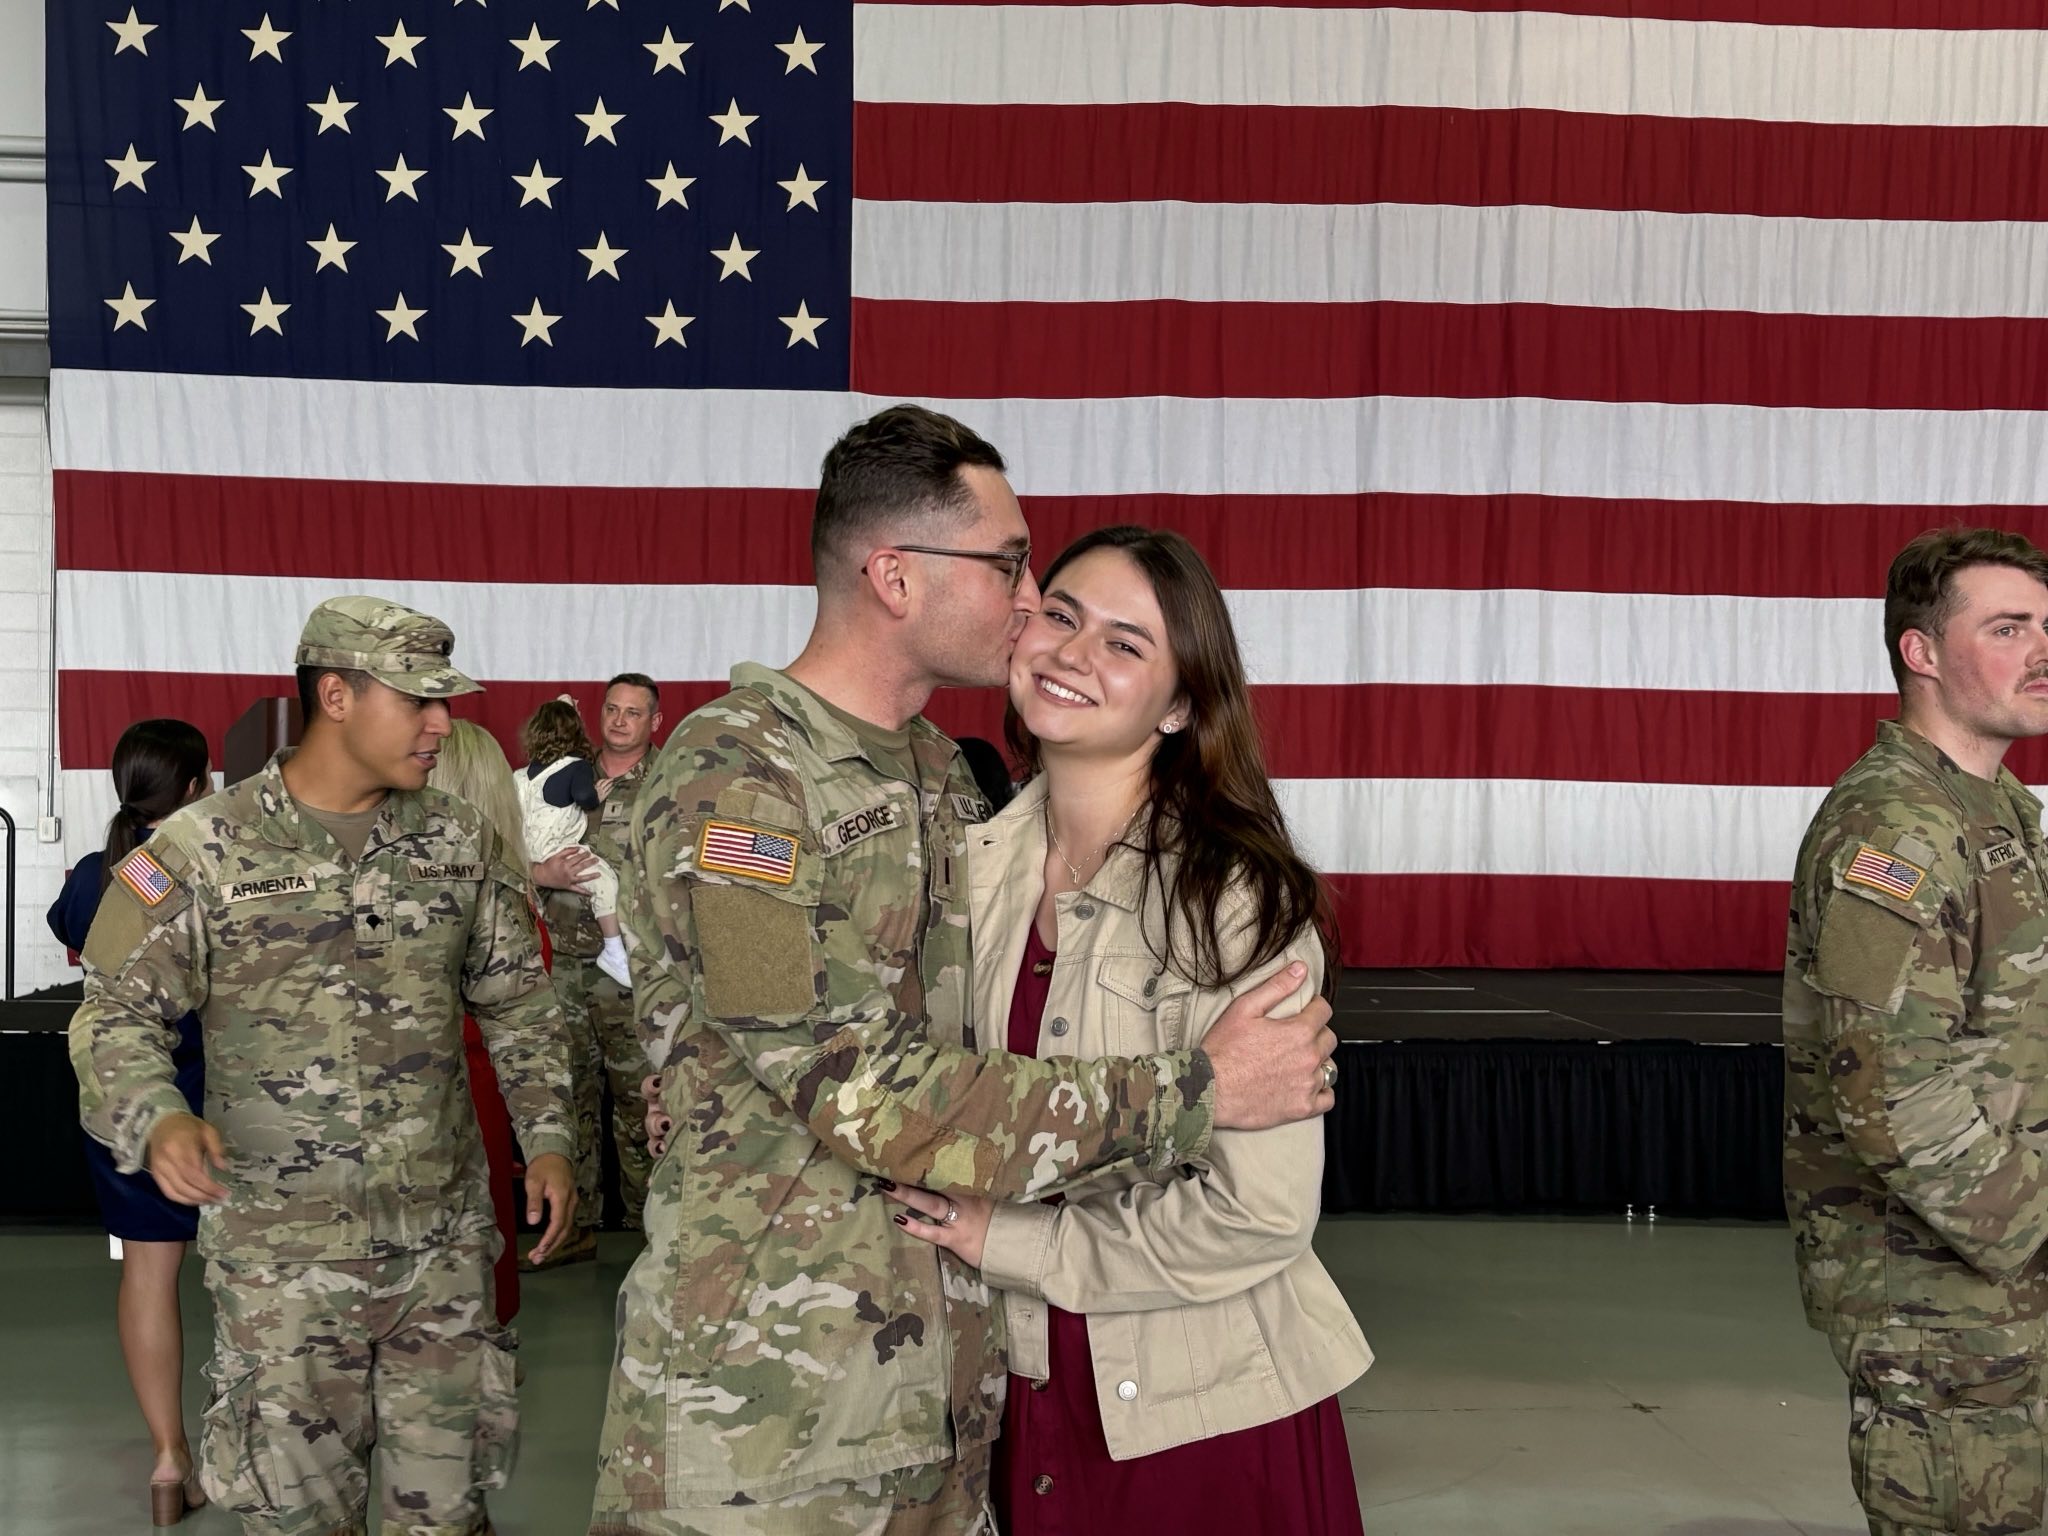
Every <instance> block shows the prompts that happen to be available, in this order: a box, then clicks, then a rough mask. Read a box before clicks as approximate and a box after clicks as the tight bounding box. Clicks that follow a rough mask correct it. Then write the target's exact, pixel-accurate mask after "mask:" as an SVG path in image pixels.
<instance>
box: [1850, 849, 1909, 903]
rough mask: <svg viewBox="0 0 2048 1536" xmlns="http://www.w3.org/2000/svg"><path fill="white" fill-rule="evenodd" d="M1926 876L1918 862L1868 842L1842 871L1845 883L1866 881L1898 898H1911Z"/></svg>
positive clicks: (1861, 883) (1865, 882) (1877, 889)
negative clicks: (1910, 860)
mask: <svg viewBox="0 0 2048 1536" xmlns="http://www.w3.org/2000/svg"><path fill="white" fill-rule="evenodd" d="M1926 878H1927V871H1926V870H1924V869H1922V868H1921V867H1920V866H1919V865H1918V864H1909V863H1907V862H1906V860H1904V859H1902V858H1900V857H1899V856H1898V855H1897V854H1895V853H1887V852H1885V851H1884V850H1883V849H1882V848H1878V847H1876V846H1874V845H1872V844H1870V843H1864V844H1862V845H1860V846H1859V847H1858V848H1857V850H1856V856H1855V857H1854V858H1852V859H1850V861H1849V865H1848V867H1847V868H1846V869H1844V870H1843V871H1842V881H1843V883H1844V884H1846V885H1865V886H1868V887H1870V889H1872V890H1873V891H1881V892H1883V893H1884V894H1885V895H1887V896H1890V897H1893V898H1894V899H1896V900H1899V901H1911V900H1912V899H1913V895H1914V893H1915V892H1916V891H1918V890H1919V889H1920V886H1921V882H1923V881H1924V880H1926Z"/></svg>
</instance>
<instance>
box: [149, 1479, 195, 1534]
mask: <svg viewBox="0 0 2048 1536" xmlns="http://www.w3.org/2000/svg"><path fill="white" fill-rule="evenodd" d="M205 1503H206V1490H205V1489H204V1488H202V1487H200V1486H199V1474H198V1472H197V1471H191V1472H187V1473H186V1474H185V1475H184V1476H183V1477H181V1478H179V1479H178V1480H177V1481H176V1482H171V1481H170V1480H168V1479H166V1480H165V1481H163V1482H158V1481H156V1479H154V1478H151V1479H150V1484H149V1523H150V1524H151V1525H159V1526H161V1525H176V1524H177V1523H178V1522H179V1521H180V1520H183V1519H184V1518H185V1517H186V1516H187V1515H189V1514H191V1513H192V1511H193V1510H195V1509H198V1508H200V1507H201V1506H203V1505H204V1504H205Z"/></svg>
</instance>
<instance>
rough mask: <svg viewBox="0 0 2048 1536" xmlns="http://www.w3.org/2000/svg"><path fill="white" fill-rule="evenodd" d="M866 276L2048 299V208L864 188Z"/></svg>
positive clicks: (1663, 299) (1805, 297)
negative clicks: (974, 197)
mask: <svg viewBox="0 0 2048 1536" xmlns="http://www.w3.org/2000/svg"><path fill="white" fill-rule="evenodd" d="M855 217H856V220H857V222H858V225H859V228H860V232H861V238H860V239H859V240H857V241H855V242H854V248H853V291H854V292H855V293H856V294H859V295H861V296H863V297H866V298H876V299H943V300H953V301H959V302H968V303H998V302H1003V301H1011V302H1018V301H1028V302H1032V303H1102V302H1113V301H1120V300H1134V299H1182V300H1187V301H1190V302H1196V303H1232V302H1246V301H1252V302H1261V303H1299V304H1333V303H1346V304H1356V303H1371V302H1375V301H1395V302H1401V303H1412V304H1566V305H1593V306H1599V307H1606V308H1617V309H1709V310H1752V311H1760V312H1763V313H1769V314H1815V315H1952V316H1963V315H1997V316H2028V317H2035V318H2038V317H2041V316H2048V224H2023V223H2014V222H1978V223H1967V222H1961V221H1954V222H1942V221H1935V220H1907V219H1899V220H1883V219H1792V218H1758V217H1751V216H1748V215H1741V214H1694V213H1649V212H1641V211H1636V210H1623V211H1614V210H1609V209H1604V208H1548V207H1537V206H1515V207H1490V208H1470V207H1464V206H1434V205H1427V204H1411V203H1371V204H1366V205H1363V206H1355V205H1336V206H1322V205H1308V206H1299V205H1293V204H1284V203H1222V204H1217V203H1178V202H1165V203H912V202H872V201H863V202H860V203H858V204H857V205H856V213H855Z"/></svg>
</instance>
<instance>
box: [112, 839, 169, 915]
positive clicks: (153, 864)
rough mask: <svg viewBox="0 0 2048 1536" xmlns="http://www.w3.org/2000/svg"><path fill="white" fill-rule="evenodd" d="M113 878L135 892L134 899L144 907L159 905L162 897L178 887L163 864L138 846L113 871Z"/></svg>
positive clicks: (162, 899)
mask: <svg viewBox="0 0 2048 1536" xmlns="http://www.w3.org/2000/svg"><path fill="white" fill-rule="evenodd" d="M114 878H115V879H117V880H119V881H120V882H121V883H122V884H123V885H125V886H127V887H128V889H129V890H131V891H133V892H134V893H135V898H136V900H138V901H140V902H141V903H142V904H143V905H144V906H145V907H155V906H161V905H162V904H163V902H164V899H165V898H166V897H168V896H169V895H170V894H171V892H172V891H174V890H176V889H177V888H178V885H177V882H176V881H175V880H173V879H172V878H171V877H170V874H169V872H168V871H166V870H165V869H164V867H163V865H161V864H159V863H157V861H156V860H155V859H153V858H151V857H150V855H149V850H148V849H146V848H138V849H136V850H135V851H134V852H133V853H131V854H129V855H128V857H127V858H125V859H123V860H122V861H121V864H120V867H119V868H118V869H116V870H115V871H114Z"/></svg>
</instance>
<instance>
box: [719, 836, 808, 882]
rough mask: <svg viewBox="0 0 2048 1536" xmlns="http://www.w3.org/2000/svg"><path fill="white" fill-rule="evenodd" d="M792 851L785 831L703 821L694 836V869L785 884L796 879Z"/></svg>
mask: <svg viewBox="0 0 2048 1536" xmlns="http://www.w3.org/2000/svg"><path fill="white" fill-rule="evenodd" d="M796 848H797V843H796V839H795V838H794V837H792V836H790V835H789V834H788V833H787V832H771V831H768V830H767V829H765V828H762V827H749V826H746V825H744V824H743V823H740V822H737V821H707V822H705V823H704V829H703V831H701V832H700V833H698V835H697V868H698V869H699V870H702V871H706V872H710V873H715V874H721V875H743V876H745V877H746V878H747V879H749V880H765V881H767V882H768V883H769V884H770V885H788V884H789V883H790V882H791V881H793V880H795V879H796Z"/></svg>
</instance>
